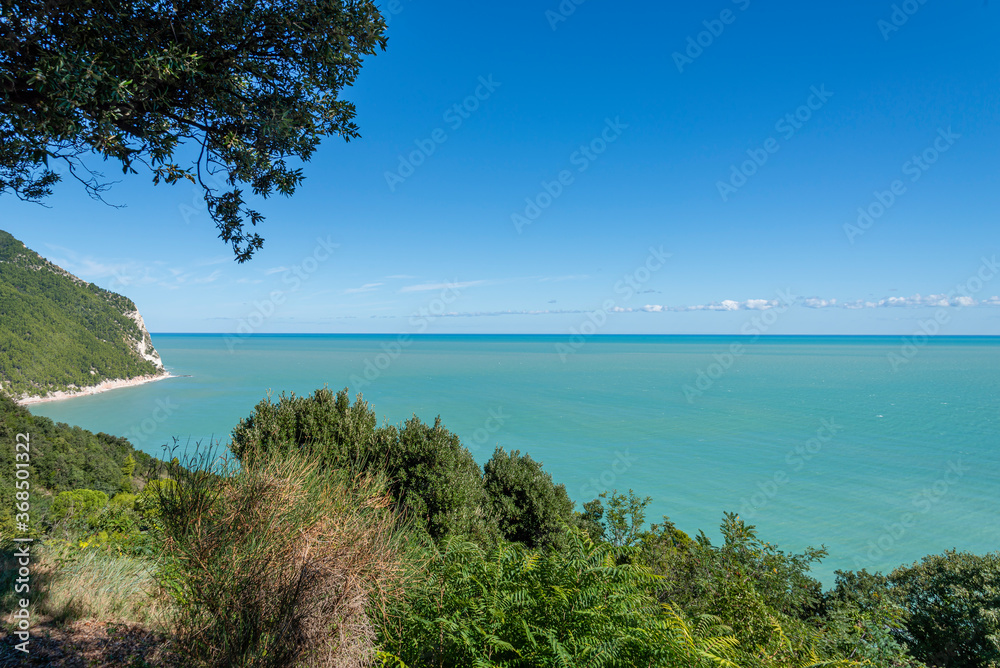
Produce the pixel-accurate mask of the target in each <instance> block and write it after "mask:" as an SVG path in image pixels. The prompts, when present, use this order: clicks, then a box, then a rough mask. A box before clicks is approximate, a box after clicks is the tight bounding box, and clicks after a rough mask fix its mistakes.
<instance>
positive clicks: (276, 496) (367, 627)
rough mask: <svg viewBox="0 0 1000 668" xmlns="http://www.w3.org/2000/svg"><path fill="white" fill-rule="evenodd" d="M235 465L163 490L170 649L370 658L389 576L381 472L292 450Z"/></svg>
mask: <svg viewBox="0 0 1000 668" xmlns="http://www.w3.org/2000/svg"><path fill="white" fill-rule="evenodd" d="M244 461H245V462H247V461H249V462H250V463H248V464H247V465H246V466H245V467H244V468H243V469H242V470H241V471H240V472H239V473H238V474H236V475H233V476H228V477H217V476H212V475H209V474H207V473H206V472H205V471H204V470H202V471H195V472H192V473H189V474H184V473H180V474H179V475H178V482H179V484H178V486H177V488H176V489H174V490H172V491H170V492H169V493H168V494H166V495H165V496H164V498H163V504H164V510H165V514H164V518H165V523H166V534H167V541H166V543H165V547H164V552H163V554H164V558H165V562H164V563H165V570H164V571H163V574H164V577H163V583H164V586H165V587H166V588H167V589H168V590H170V591H172V592H173V594H174V596H175V598H176V599H177V600H178V601H180V602H181V605H180V613H179V615H178V617H177V623H176V626H175V632H176V636H177V638H178V647H180V648H182V651H184V652H186V653H187V658H188V660H189V661H190V662H191V663H192V664H194V665H208V666H230V665H241V666H282V667H283V666H293V665H301V666H317V667H318V666H344V667H353V666H358V667H363V666H368V665H371V663H372V661H373V660H374V656H375V632H374V627H373V624H372V623H371V619H370V617H369V614H370V613H371V612H372V610H373V608H377V607H378V606H380V605H381V604H382V603H384V601H385V600H387V598H388V597H390V596H393V595H394V591H395V585H396V583H397V582H398V576H399V572H400V559H399V549H398V547H397V543H398V541H397V536H398V531H397V526H396V523H397V519H396V517H395V516H394V515H393V513H392V512H391V511H390V510H389V501H390V500H389V497H388V495H387V492H386V489H387V488H386V485H385V482H384V480H381V479H379V478H377V477H373V476H370V475H358V476H354V475H351V474H349V473H347V472H345V471H342V470H340V471H321V470H320V469H319V467H318V466H317V464H316V463H315V462H310V461H308V460H306V459H303V458H300V457H298V456H297V455H282V456H281V457H280V458H265V457H253V458H245V459H244Z"/></svg>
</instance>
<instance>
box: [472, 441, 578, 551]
mask: <svg viewBox="0 0 1000 668" xmlns="http://www.w3.org/2000/svg"><path fill="white" fill-rule="evenodd" d="M483 486H484V487H485V489H486V496H487V497H488V499H489V503H490V509H491V510H492V513H493V515H494V517H495V518H496V522H497V524H498V526H499V529H500V534H501V535H502V536H503V537H504V538H505V539H507V540H510V541H516V542H518V543H522V544H524V545H526V546H528V547H552V546H558V545H561V544H562V543H563V542H564V539H565V537H566V533H565V531H564V530H563V525H565V524H569V523H572V522H573V521H574V520H573V502H572V501H570V499H569V496H568V495H567V494H566V487H565V486H564V485H556V484H555V483H553V482H552V476H551V475H550V474H548V473H546V472H544V471H543V470H542V465H541V463H540V462H536V461H535V460H533V459H532V458H531V457H530V456H529V455H527V454H525V455H524V456H521V453H520V451H518V450H514V451H513V452H510V453H507V452H505V451H504V450H503V449H501V448H497V449H496V451H495V452H494V453H493V457H492V458H491V459H490V460H489V461H488V462H486V465H485V466H484V467H483Z"/></svg>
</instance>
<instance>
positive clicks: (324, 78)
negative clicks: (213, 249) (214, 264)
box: [0, 0, 386, 262]
mask: <svg viewBox="0 0 1000 668" xmlns="http://www.w3.org/2000/svg"><path fill="white" fill-rule="evenodd" d="M384 32H385V21H384V19H383V17H382V16H381V14H380V13H379V11H378V8H377V7H376V6H375V4H374V3H373V2H371V1H370V0H361V1H356V0H340V1H334V0H283V1H282V0H278V1H274V0H272V1H264V2H262V1H259V0H174V1H172V2H171V1H166V0H119V1H117V2H115V1H114V0H47V1H41V0H0V193H13V194H15V195H17V196H18V197H20V198H21V199H24V200H29V201H39V200H41V199H43V198H44V197H46V196H48V195H50V194H51V192H52V186H53V184H55V183H56V182H57V181H58V180H59V175H58V174H56V173H55V172H54V171H53V170H52V169H50V165H51V164H52V162H53V161H57V160H61V161H64V162H65V164H66V165H67V167H68V171H69V173H70V174H71V175H72V176H74V177H76V178H77V179H78V180H79V181H80V182H81V183H82V184H83V186H84V187H85V188H86V190H87V192H88V193H89V194H90V195H91V196H93V197H97V198H100V197H101V195H102V193H103V192H105V191H106V189H107V188H108V187H109V185H110V184H109V182H107V181H106V180H105V179H104V177H103V175H102V174H100V173H98V172H95V171H93V170H92V169H90V168H88V166H87V165H86V164H85V162H84V158H86V157H87V156H88V155H92V154H94V153H96V154H98V155H100V156H102V157H103V158H104V159H106V160H112V161H117V163H118V164H120V166H121V168H122V171H123V173H132V174H134V173H137V167H138V168H140V169H142V168H145V169H148V170H150V171H151V172H152V175H153V182H154V183H159V182H160V181H165V182H166V183H175V182H177V181H178V180H180V179H187V180H190V181H192V182H195V183H198V184H199V185H200V186H201V188H203V190H204V195H205V202H206V204H207V207H208V211H209V213H210V214H211V216H212V219H213V221H214V222H215V223H216V225H217V227H218V229H219V236H220V238H222V239H223V241H225V242H228V243H230V244H232V247H233V252H234V254H235V256H236V259H237V261H239V262H245V261H246V260H248V259H250V257H251V256H252V255H253V253H254V251H256V250H257V249H259V248H260V247H261V245H262V243H263V239H262V238H261V237H260V235H258V234H257V233H256V232H255V231H253V229H252V228H250V227H245V223H246V222H247V221H249V222H250V224H251V225H253V226H255V225H256V224H257V223H258V222H260V220H261V219H262V217H261V215H260V214H259V213H258V212H256V211H254V210H252V209H250V208H249V207H248V206H247V204H246V202H245V199H244V194H243V193H244V190H245V188H246V187H249V188H250V189H251V191H252V192H253V193H254V194H256V195H260V196H263V197H267V196H268V195H270V194H272V193H274V192H275V191H277V192H279V193H281V194H283V195H290V194H292V193H293V192H294V191H295V188H296V187H297V186H298V185H299V183H300V182H301V181H302V178H303V176H302V170H301V169H298V168H294V167H292V166H290V165H289V164H288V160H290V159H293V160H294V159H298V160H308V159H309V158H310V156H311V155H312V153H313V151H314V150H315V148H316V146H317V145H318V144H319V142H320V141H321V140H322V138H323V137H325V136H327V135H334V134H336V135H340V136H342V137H343V138H344V139H345V140H348V141H349V140H351V139H352V138H355V137H357V136H359V135H358V127H357V125H355V123H354V120H353V119H354V115H355V108H354V105H353V104H352V103H351V102H348V101H346V100H343V99H340V93H341V91H342V89H343V88H344V87H345V86H349V85H351V84H352V83H353V82H354V80H355V78H356V77H357V75H358V72H359V71H360V68H361V63H362V59H363V57H364V56H365V55H370V54H374V53H375V52H376V49H377V48H381V49H385V43H386V38H385V36H384ZM182 145H190V146H193V147H194V148H195V149H197V157H196V158H195V159H193V160H190V161H189V162H187V161H186V162H185V163H184V164H178V162H177V161H176V160H177V159H175V157H174V154H175V152H177V151H178V148H179V147H180V146H182Z"/></svg>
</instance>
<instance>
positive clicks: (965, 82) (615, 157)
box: [0, 0, 1000, 335]
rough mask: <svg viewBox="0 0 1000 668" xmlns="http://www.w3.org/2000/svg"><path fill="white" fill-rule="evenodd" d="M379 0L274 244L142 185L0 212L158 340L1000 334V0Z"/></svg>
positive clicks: (274, 206) (140, 181) (7, 199)
mask: <svg viewBox="0 0 1000 668" xmlns="http://www.w3.org/2000/svg"><path fill="white" fill-rule="evenodd" d="M577 1H579V0H577ZM383 7H385V11H386V12H387V13H388V14H389V26H390V27H389V47H388V50H387V51H386V52H385V53H381V54H379V55H378V56H377V57H375V58H372V59H369V60H368V61H367V63H366V64H365V67H364V69H363V72H362V74H361V76H360V78H359V80H358V82H357V84H356V85H355V86H354V87H353V88H352V89H349V90H348V91H347V93H346V95H345V97H347V98H348V99H350V100H352V101H354V102H355V103H356V104H357V108H358V116H357V121H358V123H359V125H360V127H361V132H362V138H361V139H359V140H356V141H352V142H350V143H349V144H345V143H344V142H343V141H342V140H340V139H335V138H331V139H329V140H327V141H326V142H325V143H324V144H323V145H322V146H321V147H320V149H319V150H318V151H317V153H316V155H315V156H314V158H313V160H312V161H311V162H310V163H309V164H307V165H305V173H306V181H305V183H304V184H303V185H302V187H301V188H300V189H299V191H298V192H297V193H296V194H295V195H294V197H292V198H290V199H288V198H282V197H277V198H274V199H270V200H268V201H266V202H264V203H263V204H262V205H261V210H262V211H263V212H264V213H265V215H266V216H267V220H266V221H265V222H264V224H263V226H262V228H261V230H260V232H261V233H262V234H263V236H264V237H265V238H266V240H267V241H266V244H265V247H264V249H263V250H262V251H261V252H260V253H259V254H258V255H257V256H256V257H255V258H254V260H252V261H251V262H249V263H247V264H244V265H237V264H236V263H235V262H233V261H232V259H231V255H230V253H229V250H228V248H227V247H225V246H224V245H223V244H222V243H221V242H220V241H219V240H218V239H217V238H216V231H215V228H214V226H213V225H212V223H211V221H210V220H209V218H208V216H207V214H206V213H205V212H204V210H203V208H202V207H201V205H200V203H199V200H198V198H197V191H196V190H195V189H194V187H193V186H191V185H189V184H182V185H176V186H162V185H161V186H153V185H152V184H151V183H150V180H149V179H148V178H146V177H145V176H144V175H140V176H132V177H129V178H127V179H125V180H123V181H122V182H121V183H119V184H118V185H116V186H115V187H114V188H113V190H112V191H111V192H110V194H109V197H108V199H109V201H112V202H114V203H118V204H124V205H125V206H124V207H123V208H110V207H108V206H105V205H103V204H100V203H97V202H93V201H91V200H89V199H88V198H87V197H86V195H85V194H84V193H83V192H82V191H81V189H80V188H78V187H77V186H76V184H74V183H72V182H69V181H67V182H64V183H63V184H60V185H59V186H57V192H56V195H55V196H54V197H52V198H51V199H50V200H49V201H48V206H49V208H43V207H40V206H37V205H31V204H25V203H21V202H18V201H16V200H15V199H13V198H12V197H11V196H4V197H3V198H0V207H2V208H0V212H2V213H0V227H2V228H3V229H6V230H8V231H9V232H11V233H12V234H14V235H15V236H16V237H18V238H19V239H21V240H22V241H24V242H25V243H27V244H28V245H29V246H30V247H32V248H33V249H35V250H37V251H38V252H40V253H41V254H42V255H44V256H46V257H48V258H50V259H51V260H53V261H55V262H57V263H58V264H60V265H61V266H63V267H65V268H66V269H68V270H70V271H72V272H74V273H76V274H77V275H79V276H81V277H83V278H85V279H87V280H91V281H93V282H95V283H97V284H98V285H101V286H103V287H106V288H109V289H113V290H115V291H118V292H122V293H124V294H126V295H128V296H129V297H131V298H132V299H134V300H135V301H136V303H137V304H138V305H139V308H140V310H141V311H142V313H143V315H144V316H145V318H146V321H147V324H148V325H149V327H150V329H151V331H154V332H235V331H241V330H242V331H254V332H406V331H418V330H422V331H426V332H428V333H444V332H528V333H532V332H548V333H567V332H570V331H572V329H573V328H579V327H580V326H581V324H582V323H583V322H587V321H595V319H596V320H600V321H601V322H602V324H601V326H600V328H599V331H600V332H601V333H608V334H611V333H737V332H740V331H741V329H743V328H745V327H747V323H749V322H752V321H753V318H755V317H759V316H760V315H761V314H762V313H764V312H765V311H771V313H770V315H769V317H768V322H769V323H770V324H768V325H767V329H766V333H772V334H786V333H831V334H855V333H856V334H867V333H872V334H903V335H905V334H911V333H914V332H915V331H918V329H919V328H920V326H921V325H920V323H923V322H927V320H928V318H931V319H933V318H934V317H938V318H942V319H943V320H944V323H943V324H942V326H941V327H940V329H939V332H940V333H941V334H996V333H998V332H1000V327H998V325H1000V299H997V298H996V296H997V295H1000V275H998V276H997V277H996V278H994V276H993V274H997V273H998V270H997V269H995V268H992V267H993V264H992V261H993V258H994V256H995V255H996V254H1000V225H998V224H997V222H998V221H997V214H998V212H1000V167H998V163H997V156H998V155H1000V42H998V40H997V39H996V35H997V34H998V32H1000V30H998V29H1000V7H997V6H989V5H988V4H987V3H984V2H983V0H954V1H952V2H944V1H943V0H926V1H925V2H923V3H921V2H920V1H919V0H910V1H909V2H905V3H895V4H894V3H893V2H872V1H866V2H842V3H822V4H815V3H792V2H781V3H770V4H768V3H763V2H760V1H759V0H737V1H732V0H717V1H714V2H694V3H686V4H684V5H683V6H680V7H676V8H675V7H671V6H667V4H661V3H645V2H618V3H607V2H598V1H597V0H587V1H585V2H581V3H580V4H576V3H574V2H573V1H572V0H565V1H564V2H562V4H560V2H558V1H557V0H551V1H549V2H545V1H540V2H530V3H529V2H510V3H481V4H475V3H473V4H470V3H458V2H441V1H439V2H434V3H430V2H424V1H422V0H395V1H394V2H386V3H383ZM570 10H572V11H570ZM456 105H457V106H456ZM95 166H98V167H99V165H95ZM114 172H115V170H114V168H113V167H112V168H110V169H109V173H110V174H113V173H114ZM859 209H860V210H861V213H859ZM864 212H867V213H868V216H869V217H862V218H861V220H860V222H859V216H861V215H862V213H864ZM984 258H985V260H986V261H985V262H984ZM595 311H597V312H599V313H598V314H597V315H596V316H595V315H594V314H595ZM421 313H423V315H422V316H421V315H419V314H421ZM588 313H590V316H588ZM600 313H604V314H606V315H607V318H602V317H601V316H600ZM942 313H945V314H946V316H942V315H941V314H942ZM415 314H417V315H415Z"/></svg>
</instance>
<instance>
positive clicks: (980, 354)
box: [31, 334, 1000, 584]
mask: <svg viewBox="0 0 1000 668" xmlns="http://www.w3.org/2000/svg"><path fill="white" fill-rule="evenodd" d="M153 343H154V344H155V346H156V348H157V350H159V352H160V354H161V356H162V358H163V360H164V363H165V364H166V366H167V368H168V369H169V370H170V371H171V372H172V373H174V374H178V375H183V376H184V377H178V378H171V379H168V380H164V381H160V382H156V383H150V384H148V385H143V386H140V387H135V388H128V389H122V390H115V391H111V392H107V393H104V394H101V395H96V396H92V397H81V398H77V399H72V400H68V401H63V402H53V403H47V404H39V405H37V406H32V407H31V410H32V412H33V413H35V414H39V415H45V416H48V417H50V418H52V419H54V420H57V421H60V422H67V423H70V424H78V425H80V426H82V427H85V428H87V429H91V430H94V431H105V432H108V433H112V434H118V435H123V436H127V437H128V438H129V439H130V440H132V442H133V443H134V444H135V445H136V446H137V447H139V448H140V449H142V450H145V451H146V452H149V453H151V454H159V453H160V452H161V446H162V445H163V444H165V443H172V442H173V438H174V437H176V438H178V439H180V442H182V443H194V442H197V441H201V442H203V443H204V442H208V441H210V440H213V439H214V440H221V441H223V442H225V441H226V440H227V438H228V435H229V432H230V430H231V429H232V427H233V426H234V425H235V424H236V423H237V421H238V420H239V418H241V417H244V416H246V415H247V414H248V413H249V412H250V410H251V409H252V407H253V406H254V404H256V403H257V402H258V401H260V400H261V399H262V398H263V397H264V396H265V394H266V393H267V392H268V391H271V392H273V393H274V394H279V393H280V392H282V391H288V392H296V393H299V394H301V393H309V392H311V391H312V390H314V389H315V388H318V387H322V386H323V385H324V384H327V385H329V386H330V387H331V388H332V389H334V390H336V389H340V388H343V387H345V386H349V387H350V390H351V393H352V395H353V394H354V393H355V392H357V391H359V390H360V391H362V392H363V393H364V397H365V399H366V400H368V401H369V402H370V403H371V404H372V405H373V407H374V409H375V411H376V412H377V413H378V415H379V417H380V419H382V418H384V419H386V420H388V421H390V422H398V421H401V420H403V419H405V418H407V417H409V416H410V415H412V414H416V415H418V416H419V417H420V418H422V419H423V420H425V421H433V419H434V417H435V416H436V415H439V414H440V415H441V417H442V419H443V421H444V424H445V425H446V426H447V427H448V428H449V429H451V430H452V431H454V432H456V433H457V434H458V435H459V436H460V437H461V439H462V441H463V443H465V444H466V445H467V446H468V447H469V448H470V449H471V450H472V451H473V453H474V455H475V457H476V459H477V460H478V461H479V462H480V463H483V462H485V461H486V460H487V459H489V457H490V455H491V454H492V452H493V449H494V448H495V447H496V446H498V445H499V446H501V447H503V448H505V449H508V450H512V449H518V450H521V451H522V452H523V451H527V452H529V453H530V454H531V455H532V457H534V458H535V459H539V460H541V461H543V462H544V464H545V468H546V470H547V471H549V472H550V473H551V474H552V475H553V477H554V478H555V480H556V481H557V482H561V483H564V484H565V485H566V488H567V490H568V491H569V493H570V496H571V497H572V498H573V499H574V500H575V501H577V502H578V504H579V503H581V502H583V501H588V500H590V499H592V498H594V496H596V494H597V493H598V492H600V491H603V490H605V489H613V488H617V489H619V490H628V489H630V488H631V489H634V490H635V491H636V492H637V493H639V494H642V495H648V496H651V497H652V498H653V502H652V504H651V505H650V509H649V510H650V518H651V519H654V520H656V519H658V518H659V517H660V516H661V515H669V516H670V518H671V519H672V520H673V521H674V522H676V523H677V525H678V526H679V527H680V528H681V529H684V530H685V531H688V532H689V533H692V534H693V533H696V532H697V530H699V529H704V530H705V532H706V534H708V535H709V536H710V537H713V539H715V538H716V537H717V536H718V531H717V527H718V524H719V521H720V520H721V517H722V513H723V512H724V511H734V512H739V513H740V514H741V515H742V516H743V517H744V518H745V519H747V520H748V521H750V522H751V523H754V524H756V525H757V526H758V527H759V529H760V532H761V534H762V536H763V537H764V538H765V539H767V540H770V541H771V542H777V543H778V544H779V545H780V546H782V548H785V549H788V550H801V549H802V548H804V547H805V546H807V545H816V546H818V545H820V544H825V545H826V546H827V547H828V548H829V550H830V557H829V558H828V559H827V560H825V561H824V563H823V564H822V566H821V567H820V568H819V569H818V570H817V571H816V575H817V576H818V577H820V579H821V580H823V582H824V583H825V584H832V582H833V575H832V574H833V571H834V570H836V569H857V568H862V567H865V568H868V569H869V570H872V569H881V570H887V569H891V568H893V567H894V566H896V565H899V564H900V563H904V562H910V561H913V560H915V559H918V558H919V557H921V556H923V555H925V554H928V553H933V552H940V551H942V550H944V549H947V548H952V547H955V548H959V549H966V550H972V551H976V552H985V551H989V550H996V549H1000V522H998V521H997V513H996V509H997V508H998V507H1000V448H998V445H1000V443H998V434H1000V430H998V419H1000V337H968V338H945V337H938V338H936V339H934V340H932V341H931V342H929V343H928V344H927V345H925V346H923V347H921V348H919V349H916V351H915V352H916V354H915V355H912V357H911V358H909V359H907V360H906V361H905V363H903V364H896V365H895V368H894V365H893V364H892V363H891V362H890V356H891V355H893V354H895V355H899V354H900V353H901V339H900V338H899V337H767V338H761V339H758V340H756V341H754V340H751V339H737V338H731V337H696V336H662V337H660V336H635V337H627V336H606V337H593V338H591V339H589V340H587V341H586V343H585V344H584V345H583V346H582V347H581V348H580V349H579V350H577V351H575V352H573V353H571V354H568V355H560V354H559V350H565V348H564V347H560V348H558V349H557V345H558V344H563V346H565V344H566V343H567V341H566V338H565V337H548V336H461V335H456V336H426V337H411V338H409V339H404V340H402V341H400V339H399V338H398V337H396V336H346V335H274V336H270V335H259V336H253V337H247V338H243V339H238V340H237V341H236V342H235V344H233V340H232V339H229V340H228V343H227V339H226V337H223V336H214V335H178V334H157V335H154V336H153ZM733 343H741V344H742V345H743V348H742V349H741V350H742V354H739V355H735V356H732V357H730V355H731V352H730V350H731V346H732V344H733ZM909 352H910V353H913V352H914V351H912V350H911V351H909ZM901 359H906V358H901ZM897 362H898V359H897Z"/></svg>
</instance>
